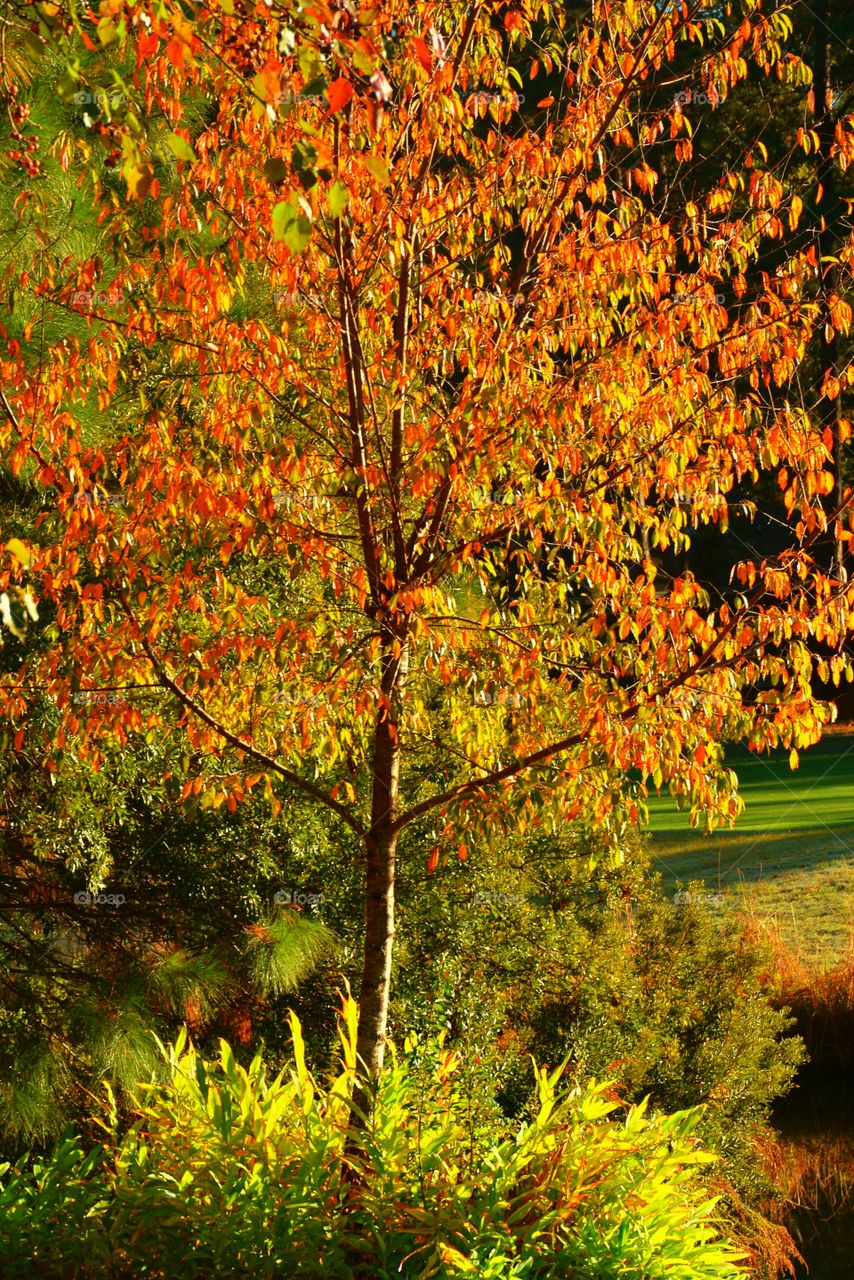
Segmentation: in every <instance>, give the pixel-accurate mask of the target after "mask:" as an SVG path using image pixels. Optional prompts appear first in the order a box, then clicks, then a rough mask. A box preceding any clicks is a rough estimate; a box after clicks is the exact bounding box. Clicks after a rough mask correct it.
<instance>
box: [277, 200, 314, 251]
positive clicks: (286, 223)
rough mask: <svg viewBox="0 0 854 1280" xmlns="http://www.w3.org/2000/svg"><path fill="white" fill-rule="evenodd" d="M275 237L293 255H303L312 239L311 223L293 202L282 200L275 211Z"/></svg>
mask: <svg viewBox="0 0 854 1280" xmlns="http://www.w3.org/2000/svg"><path fill="white" fill-rule="evenodd" d="M273 235H274V237H275V238H276V240H284V242H285V244H286V245H287V246H288V248H289V249H290V251H291V253H302V251H303V249H304V248H305V246H306V245H307V244H308V242H309V240H310V239H311V222H310V220H309V219H308V218H307V217H306V216H305V214H303V213H300V210H299V206H298V205H297V204H295V203H294V202H293V201H292V200H280V201H279V203H278V204H277V205H276V206H275V208H274V209H273Z"/></svg>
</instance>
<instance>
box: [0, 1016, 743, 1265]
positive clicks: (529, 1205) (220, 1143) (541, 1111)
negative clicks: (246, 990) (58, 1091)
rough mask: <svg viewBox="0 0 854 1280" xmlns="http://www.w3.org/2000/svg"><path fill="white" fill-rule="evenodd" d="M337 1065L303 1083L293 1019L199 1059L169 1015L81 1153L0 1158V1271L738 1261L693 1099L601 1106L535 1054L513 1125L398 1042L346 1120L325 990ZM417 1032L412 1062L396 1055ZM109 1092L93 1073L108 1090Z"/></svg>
mask: <svg viewBox="0 0 854 1280" xmlns="http://www.w3.org/2000/svg"><path fill="white" fill-rule="evenodd" d="M342 1012H343V1017H342V1025H341V1042H342V1047H343V1061H342V1065H341V1069H340V1072H339V1074H338V1075H337V1076H336V1077H333V1078H330V1080H329V1081H328V1082H327V1083H326V1085H325V1086H323V1087H321V1086H320V1085H319V1084H318V1083H317V1082H315V1080H314V1079H313V1078H312V1076H311V1075H310V1074H309V1072H308V1070H307V1069H306V1065H305V1054H304V1045H303V1041H302V1032H301V1028H300V1025H299V1022H298V1021H297V1019H296V1018H295V1017H293V1015H292V1017H291V1028H292V1033H293V1040H294V1052H293V1062H292V1065H291V1067H290V1069H289V1070H288V1071H287V1072H286V1073H285V1072H283V1073H281V1074H280V1075H279V1076H277V1077H276V1078H275V1079H274V1080H268V1079H267V1077H266V1074H265V1070H264V1066H263V1064H262V1062H261V1060H260V1058H256V1059H255V1060H254V1061H253V1062H252V1063H251V1065H250V1067H249V1068H248V1070H247V1069H245V1068H243V1067H241V1066H239V1065H238V1064H237V1063H236V1062H235V1059H234V1057H233V1055H232V1053H231V1050H230V1049H229V1047H228V1045H227V1044H226V1043H225V1042H222V1045H221V1053H220V1057H219V1060H218V1061H205V1060H203V1059H202V1058H200V1057H199V1056H198V1055H197V1053H196V1051H195V1050H194V1049H193V1047H192V1046H191V1045H188V1044H187V1043H186V1041H185V1039H184V1037H183V1036H181V1037H179V1040H178V1042H177V1043H176V1045H175V1046H174V1047H173V1048H170V1049H168V1050H164V1051H163V1052H164V1055H165V1058H166V1060H167V1065H168V1075H167V1079H166V1081H165V1083H163V1082H159V1083H157V1084H152V1085H150V1086H146V1087H145V1089H143V1090H141V1095H140V1096H139V1097H138V1098H137V1100H136V1105H135V1111H134V1122H133V1124H132V1126H131V1128H130V1129H129V1130H127V1131H126V1132H124V1133H120V1132H119V1130H118V1125H117V1122H116V1112H115V1109H113V1110H112V1111H111V1112H109V1113H108V1115H107V1118H106V1120H105V1121H102V1123H103V1127H104V1129H105V1131H106V1139H105V1141H104V1142H103V1143H102V1144H101V1145H100V1146H99V1147H98V1148H97V1149H95V1150H93V1151H91V1152H90V1153H89V1154H88V1155H84V1153H83V1151H82V1150H81V1149H80V1147H79V1145H78V1144H77V1143H76V1142H75V1140H74V1139H73V1138H71V1137H66V1138H65V1139H63V1141H62V1142H61V1143H60V1144H59V1145H58V1146H57V1148H56V1149H55V1151H54V1153H53V1155H52V1156H51V1157H50V1159H48V1160H47V1161H44V1162H41V1163H26V1162H24V1163H23V1164H22V1165H21V1166H20V1167H19V1168H16V1169H14V1170H12V1169H9V1167H8V1166H6V1167H5V1168H4V1169H3V1171H2V1178H1V1179H0V1254H2V1256H3V1257H4V1259H5V1262H4V1271H3V1275H4V1277H7V1278H8V1280H15V1278H23V1277H38V1280H58V1278H60V1277H62V1278H63V1280H66V1278H69V1280H70V1278H71V1277H74V1278H75V1280H83V1278H84V1277H86V1278H89V1277H91V1278H92V1280H94V1278H96V1277H107V1276H110V1277H113V1278H116V1277H125V1276H149V1277H155V1278H160V1277H164V1278H165V1277H167V1276H168V1277H173V1276H176V1275H180V1276H181V1277H182V1280H193V1278H194V1277H196V1276H198V1277H205V1278H206V1280H213V1278H219V1277H242V1276H247V1277H248V1276H252V1277H268V1278H270V1277H278V1276H281V1277H292V1276H316V1277H320V1276H324V1277H326V1278H327V1280H334V1278H336V1277H349V1278H351V1280H355V1278H356V1277H371V1278H372V1280H391V1277H393V1276H394V1277H399V1276H404V1277H422V1278H424V1280H426V1277H428V1276H431V1277H433V1276H435V1277H440V1278H448V1280H450V1278H451V1277H464V1276H476V1277H478V1280H523V1278H524V1280H538V1278H539V1277H546V1276H549V1277H573V1280H611V1278H612V1277H613V1280H616V1278H617V1277H619V1278H620V1280H726V1278H727V1277H731V1278H732V1280H736V1278H737V1277H743V1276H744V1275H745V1274H746V1273H745V1272H744V1271H743V1270H742V1269H741V1268H740V1267H739V1266H738V1256H737V1254H736V1252H735V1250H734V1249H732V1248H731V1247H730V1246H729V1245H728V1244H726V1243H725V1242H723V1241H721V1240H720V1239H719V1236H718V1232H717V1229H716V1222H715V1216H714V1201H713V1200H710V1199H709V1197H708V1194H707V1192H706V1191H705V1190H704V1186H703V1179H702V1170H703V1169H704V1168H705V1166H706V1164H707V1162H708V1161H710V1160H711V1159H713V1157H710V1156H709V1155H707V1154H705V1153H704V1152H702V1151H700V1150H699V1149H698V1146H697V1143H696V1140H695V1139H694V1137H693V1136H692V1135H693V1131H694V1128H695V1126H696V1124H697V1122H698V1119H699V1113H698V1112H696V1111H694V1112H683V1113H680V1114H676V1115H673V1116H660V1117H656V1118H652V1117H651V1116H650V1115H649V1114H648V1112H647V1110H646V1107H645V1105H644V1104H641V1105H639V1106H636V1107H632V1108H630V1109H629V1111H628V1113H627V1114H626V1115H625V1116H624V1117H623V1118H621V1119H619V1120H617V1119H614V1117H613V1114H612V1113H613V1111H614V1109H615V1104H614V1102H613V1101H612V1100H610V1098H609V1094H608V1089H607V1087H606V1086H605V1085H603V1084H601V1083H595V1082H591V1083H589V1084H588V1085H586V1086H585V1087H584V1088H578V1089H575V1090H574V1091H572V1092H570V1093H569V1094H566V1095H564V1096H562V1097H561V1096H558V1095H557V1093H556V1088H557V1084H558V1080H559V1078H560V1074H561V1072H560V1069H558V1070H556V1071H554V1072H553V1073H551V1074H548V1073H547V1072H546V1071H545V1070H539V1071H537V1076H536V1080H537V1092H538V1108H537V1112H536V1114H535V1115H534V1117H533V1119H532V1120H531V1121H530V1123H526V1124H523V1125H522V1126H521V1128H519V1130H518V1132H516V1133H515V1134H514V1135H513V1137H511V1138H500V1137H499V1138H497V1139H496V1138H494V1137H490V1136H489V1135H488V1134H487V1133H485V1132H483V1131H476V1130H475V1128H473V1127H472V1125H471V1124H470V1123H469V1122H468V1117H467V1113H466V1110H465V1107H464V1105H463V1104H462V1102H461V1096H460V1093H459V1090H458V1086H457V1083H456V1081H457V1077H458V1075H459V1072H460V1067H461V1063H460V1059H459V1058H458V1056H457V1055H456V1054H454V1053H453V1052H451V1051H449V1050H445V1049H444V1048H443V1046H442V1045H441V1044H436V1045H433V1046H432V1047H431V1048H430V1052H429V1054H427V1055H426V1057H430V1058H431V1060H432V1063H433V1069H432V1071H431V1072H430V1073H429V1080H428V1078H427V1073H426V1072H425V1071H424V1069H423V1066H424V1061H425V1060H426V1058H425V1053H424V1046H419V1045H417V1044H415V1043H414V1042H413V1041H412V1040H410V1042H409V1043H408V1045H407V1047H406V1049H405V1051H404V1053H403V1054H402V1055H400V1056H399V1057H398V1056H397V1055H395V1054H394V1053H393V1054H392V1061H391V1063H390V1065H389V1066H388V1068H387V1069H386V1070H385V1072H384V1073H383V1075H382V1077H381V1080H380V1082H379V1085H378V1090H377V1096H376V1105H375V1109H374V1113H373V1117H372V1119H371V1121H370V1123H369V1125H368V1126H367V1128H366V1129H365V1130H364V1131H363V1132H362V1133H361V1134H360V1135H359V1137H358V1140H357V1141H354V1131H353V1130H352V1128H351V1127H350V1125H349V1116H350V1107H349V1101H348V1099H349V1096H350V1090H351V1086H352V1082H353V1074H354V1062H355V1049H354V1044H355V1006H354V1005H353V1002H352V1001H351V1000H349V998H348V999H347V1000H346V1001H345V1004H344V1009H343V1011H342ZM419 1054H420V1062H421V1066H420V1068H419V1069H418V1070H417V1071H415V1070H413V1066H412V1063H413V1061H414V1059H415V1058H416V1057H418V1055H419ZM108 1094H109V1091H108Z"/></svg>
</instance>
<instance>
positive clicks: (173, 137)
mask: <svg viewBox="0 0 854 1280" xmlns="http://www.w3.org/2000/svg"><path fill="white" fill-rule="evenodd" d="M166 145H167V147H168V148H169V150H170V151H171V152H172V154H173V156H175V157H176V159H178V160H195V158H196V153H195V151H194V150H193V148H192V147H191V146H190V144H189V142H188V141H187V139H186V138H182V137H180V136H179V134H177V133H171V132H170V133H167V135H166Z"/></svg>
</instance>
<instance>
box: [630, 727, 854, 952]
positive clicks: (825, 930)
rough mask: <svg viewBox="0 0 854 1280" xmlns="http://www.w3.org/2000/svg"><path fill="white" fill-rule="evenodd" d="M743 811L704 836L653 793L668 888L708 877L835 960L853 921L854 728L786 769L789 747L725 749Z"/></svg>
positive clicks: (735, 901)
mask: <svg viewBox="0 0 854 1280" xmlns="http://www.w3.org/2000/svg"><path fill="white" fill-rule="evenodd" d="M727 764H728V765H729V766H730V767H731V768H733V769H735V771H736V773H737V774H738V777H739V784H740V791H741V795H742V797H743V799H744V802H745V810H744V813H743V814H742V815H741V817H740V818H739V820H738V824H737V826H736V828H735V830H733V831H716V832H714V833H713V834H712V835H710V836H706V835H703V833H702V832H701V831H698V830H695V829H693V828H691V827H690V826H689V825H688V815H687V813H679V811H678V810H677V809H676V805H675V803H674V801H673V800H672V799H671V798H670V797H669V796H661V797H653V798H652V799H651V801H650V830H651V833H652V853H653V858H654V863H655V866H656V869H657V870H658V871H659V872H660V873H661V875H662V879H663V881H664V885H665V888H666V889H667V890H668V891H669V892H675V891H676V889H677V888H678V887H679V885H680V884H683V885H684V884H687V883H688V882H689V881H691V880H703V881H705V882H706V884H707V885H708V886H709V888H710V890H714V891H715V892H722V893H723V894H725V897H726V902H725V904H724V908H723V909H726V908H727V907H729V906H730V905H731V906H733V907H739V906H740V907H744V906H752V908H753V910H754V911H755V912H756V915H757V917H758V918H759V919H760V920H762V921H766V922H775V923H776V924H777V925H778V926H779V928H780V930H781V931H782V933H783V935H784V936H785V937H786V939H787V941H789V942H790V943H791V944H794V945H795V946H797V947H798V948H799V949H800V950H801V951H802V952H803V954H804V956H805V958H810V959H812V960H814V961H818V962H819V963H822V964H828V963H832V962H833V961H834V960H835V959H837V958H839V957H840V956H841V955H843V954H844V952H845V951H846V949H847V945H848V940H849V936H850V931H851V929H852V928H854V734H848V733H845V734H843V733H835V734H833V735H831V736H829V737H827V738H825V740H824V741H823V742H821V743H819V745H818V746H816V747H813V748H812V749H811V750H810V751H804V752H801V757H800V767H799V768H798V769H797V770H796V771H795V772H792V771H791V770H790V769H789V763H788V752H786V751H780V752H774V753H773V754H772V755H770V756H769V755H763V756H757V755H751V753H750V752H748V751H747V750H746V749H744V748H736V747H733V748H731V749H730V750H729V751H728V752H727Z"/></svg>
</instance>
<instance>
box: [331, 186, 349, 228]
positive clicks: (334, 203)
mask: <svg viewBox="0 0 854 1280" xmlns="http://www.w3.org/2000/svg"><path fill="white" fill-rule="evenodd" d="M349 199H350V192H349V191H348V190H347V188H346V186H345V185H344V183H343V182H341V181H339V180H338V179H337V178H336V179H335V181H334V182H333V184H332V186H331V187H330V188H329V210H330V212H331V214H332V216H333V218H340V217H341V214H342V213H343V212H344V210H345V209H346V207H347V201H348V200H349Z"/></svg>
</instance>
